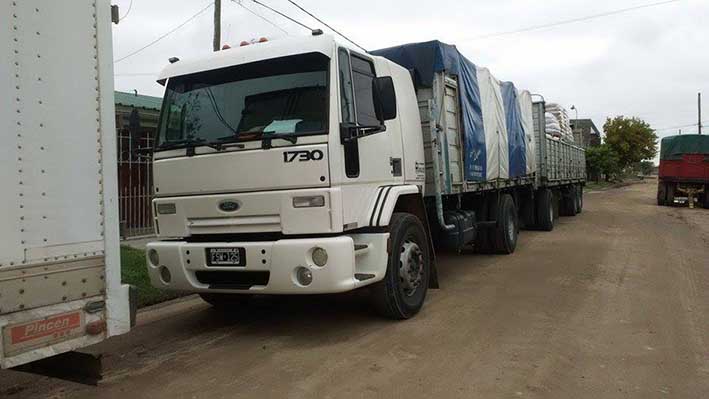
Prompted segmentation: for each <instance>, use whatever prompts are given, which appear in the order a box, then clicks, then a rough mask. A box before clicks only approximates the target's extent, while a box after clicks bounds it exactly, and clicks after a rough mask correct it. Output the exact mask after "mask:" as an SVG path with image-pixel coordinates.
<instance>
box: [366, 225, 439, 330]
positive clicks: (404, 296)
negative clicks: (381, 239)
mask: <svg viewBox="0 0 709 399" xmlns="http://www.w3.org/2000/svg"><path fill="white" fill-rule="evenodd" d="M389 234H390V236H389V240H390V242H391V250H390V254H389V259H388V262H387V271H386V275H385V276H384V280H382V281H380V282H378V283H376V284H374V285H373V286H372V299H373V302H374V306H375V307H376V309H377V310H378V311H379V313H381V314H382V315H383V316H385V317H388V318H391V319H398V320H403V319H408V318H410V317H412V316H414V315H415V314H416V313H418V312H419V310H421V307H422V306H423V303H424V301H425V299H426V291H427V290H428V282H429V278H430V274H431V254H430V253H429V247H428V239H427V237H426V230H425V229H424V227H423V224H422V223H421V221H420V220H419V219H418V218H417V217H416V216H414V215H412V214H409V213H395V214H394V215H392V217H391V222H390V223H389Z"/></svg>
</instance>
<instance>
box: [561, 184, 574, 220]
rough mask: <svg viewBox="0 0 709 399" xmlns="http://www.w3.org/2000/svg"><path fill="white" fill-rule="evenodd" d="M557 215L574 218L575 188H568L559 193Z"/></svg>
mask: <svg viewBox="0 0 709 399" xmlns="http://www.w3.org/2000/svg"><path fill="white" fill-rule="evenodd" d="M560 202H561V204H559V205H560V206H559V215H561V216H576V186H573V185H572V186H569V187H568V188H567V189H566V190H563V191H562V192H561V201H560Z"/></svg>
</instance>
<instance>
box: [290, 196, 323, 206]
mask: <svg viewBox="0 0 709 399" xmlns="http://www.w3.org/2000/svg"><path fill="white" fill-rule="evenodd" d="M323 206H325V196H324V195H311V196H307V197H293V208H320V207H323Z"/></svg>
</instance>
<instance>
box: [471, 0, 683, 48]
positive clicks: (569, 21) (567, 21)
mask: <svg viewBox="0 0 709 399" xmlns="http://www.w3.org/2000/svg"><path fill="white" fill-rule="evenodd" d="M678 1H680V0H665V1H659V2H656V3H649V4H642V5H639V6H634V7H627V8H620V9H617V10H612V11H607V12H602V13H599V14H593V15H587V16H585V17H579V18H571V19H565V20H562V21H557V22H552V23H548V24H543V25H533V26H529V27H526V28H521V29H515V30H510V31H503V32H495V33H488V34H485V35H480V36H475V37H470V38H468V39H464V40H477V39H489V38H492V37H500V36H507V35H513V34H516V33H523V32H529V31H534V30H539V29H545V28H553V27H555V26H560V25H566V24H572V23H576V22H583V21H588V20H591V19H596V18H602V17H607V16H611V15H616V14H622V13H626V12H630V11H635V10H639V9H642V8H649V7H657V6H661V5H665V4H670V3H676V2H678Z"/></svg>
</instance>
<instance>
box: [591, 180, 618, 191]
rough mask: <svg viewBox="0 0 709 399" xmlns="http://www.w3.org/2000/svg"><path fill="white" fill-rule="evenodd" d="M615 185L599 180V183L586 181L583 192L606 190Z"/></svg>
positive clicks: (614, 183)
mask: <svg viewBox="0 0 709 399" xmlns="http://www.w3.org/2000/svg"><path fill="white" fill-rule="evenodd" d="M616 184H618V183H617V182H609V181H603V180H601V181H599V182H595V181H587V182H586V187H584V189H585V190H606V189H609V188H612V187H614V186H615V185H616Z"/></svg>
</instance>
